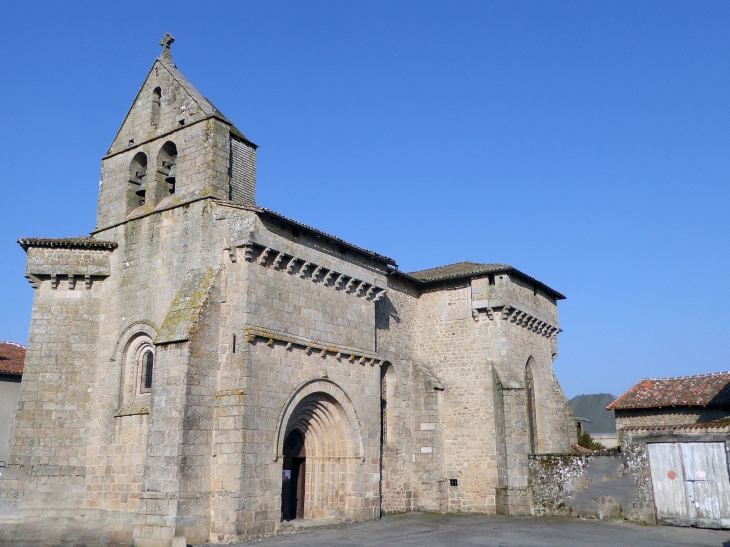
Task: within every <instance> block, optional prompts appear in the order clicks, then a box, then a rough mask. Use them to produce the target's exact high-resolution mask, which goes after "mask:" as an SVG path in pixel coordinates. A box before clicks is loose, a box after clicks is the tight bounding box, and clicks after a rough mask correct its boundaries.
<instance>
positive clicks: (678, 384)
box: [606, 372, 730, 410]
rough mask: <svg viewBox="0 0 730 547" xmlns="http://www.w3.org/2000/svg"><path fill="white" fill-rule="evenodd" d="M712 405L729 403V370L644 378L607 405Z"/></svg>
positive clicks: (624, 407)
mask: <svg viewBox="0 0 730 547" xmlns="http://www.w3.org/2000/svg"><path fill="white" fill-rule="evenodd" d="M710 405H712V406H715V405H730V372H716V373H714V374H700V375H697V376H680V377H677V378H645V379H643V380H641V381H640V382H638V383H636V384H635V385H634V386H632V387H631V388H629V390H628V391H626V393H624V394H623V395H621V396H620V397H619V398H617V399H616V400H615V401H613V402H612V403H611V404H610V405H608V406H607V407H606V408H607V409H608V410H628V409H632V408H660V407H665V406H710Z"/></svg>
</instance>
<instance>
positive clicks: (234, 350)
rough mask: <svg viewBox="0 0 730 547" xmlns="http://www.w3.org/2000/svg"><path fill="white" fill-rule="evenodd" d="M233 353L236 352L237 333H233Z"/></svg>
mask: <svg viewBox="0 0 730 547" xmlns="http://www.w3.org/2000/svg"><path fill="white" fill-rule="evenodd" d="M233 353H236V335H235V334H234V335H233Z"/></svg>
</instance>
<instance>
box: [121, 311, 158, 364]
mask: <svg viewBox="0 0 730 547" xmlns="http://www.w3.org/2000/svg"><path fill="white" fill-rule="evenodd" d="M141 334H146V335H148V336H149V337H150V338H152V340H154V339H155V338H156V337H157V325H155V324H154V323H153V322H152V321H146V320H142V321H135V322H133V323H130V324H129V325H128V326H127V327H126V328H125V329H124V330H123V331H122V333H121V334H120V335H119V338H117V343H116V344H115V345H114V350H113V351H112V354H111V357H109V360H110V361H118V360H120V359H121V358H122V357H123V355H124V350H125V349H126V348H127V345H128V344H129V342H130V340H132V338H134V337H136V336H139V335H141Z"/></svg>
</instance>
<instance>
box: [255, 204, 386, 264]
mask: <svg viewBox="0 0 730 547" xmlns="http://www.w3.org/2000/svg"><path fill="white" fill-rule="evenodd" d="M249 208H250V209H252V210H254V211H256V212H257V213H262V214H264V215H268V216H270V217H273V218H276V219H278V220H281V221H283V222H286V223H287V224H293V225H294V226H296V227H298V228H302V229H304V230H306V231H308V232H310V233H312V234H314V235H317V236H321V237H324V238H326V239H331V240H332V241H336V242H337V243H339V244H341V245H343V246H345V247H349V248H350V249H352V250H354V251H357V252H359V253H362V254H364V255H367V256H370V257H372V258H375V259H377V260H380V261H382V262H385V263H386V264H390V265H393V266H395V260H393V259H392V258H388V257H387V256H383V255H381V254H378V253H375V252H373V251H368V250H367V249H363V248H362V247H358V246H357V245H353V244H352V243H348V242H347V241H345V240H344V239H340V238H339V237H337V236H333V235H330V234H327V233H325V232H323V231H321V230H318V229H317V228H312V227H311V226H307V225H306V224H303V223H301V222H299V221H296V220H293V219H291V218H289V217H285V216H284V215H282V214H279V213H277V212H275V211H272V210H271V209H267V208H266V207H260V206H258V205H255V206H253V207H249Z"/></svg>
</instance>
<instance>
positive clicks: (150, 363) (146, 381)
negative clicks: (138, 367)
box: [141, 351, 155, 393]
mask: <svg viewBox="0 0 730 547" xmlns="http://www.w3.org/2000/svg"><path fill="white" fill-rule="evenodd" d="M154 365H155V358H154V356H153V355H152V352H151V351H148V352H145V354H144V356H143V357H142V390H141V392H142V393H148V392H149V391H150V390H151V389H152V369H153V368H154Z"/></svg>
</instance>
